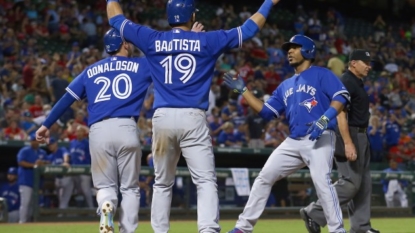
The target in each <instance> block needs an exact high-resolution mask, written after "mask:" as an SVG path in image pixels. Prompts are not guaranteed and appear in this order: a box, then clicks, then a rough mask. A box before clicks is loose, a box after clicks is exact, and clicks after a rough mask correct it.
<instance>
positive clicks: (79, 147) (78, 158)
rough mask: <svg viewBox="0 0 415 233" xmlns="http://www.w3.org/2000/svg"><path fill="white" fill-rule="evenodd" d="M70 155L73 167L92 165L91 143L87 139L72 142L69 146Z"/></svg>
mask: <svg viewBox="0 0 415 233" xmlns="http://www.w3.org/2000/svg"><path fill="white" fill-rule="evenodd" d="M69 153H70V158H71V164H72V165H90V164H91V154H90V153H89V142H88V140H87V139H82V140H77V139H75V140H72V141H71V143H70V144H69Z"/></svg>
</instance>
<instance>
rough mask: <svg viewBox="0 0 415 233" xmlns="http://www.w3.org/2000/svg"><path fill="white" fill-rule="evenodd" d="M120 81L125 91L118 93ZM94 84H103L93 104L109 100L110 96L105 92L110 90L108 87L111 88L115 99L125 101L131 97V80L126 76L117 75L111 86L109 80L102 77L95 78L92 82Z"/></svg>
mask: <svg viewBox="0 0 415 233" xmlns="http://www.w3.org/2000/svg"><path fill="white" fill-rule="evenodd" d="M120 81H123V82H124V83H125V90H124V91H123V92H121V91H120V87H119V83H120ZM94 83H95V84H100V83H104V85H103V86H102V88H101V90H99V92H98V95H97V97H96V98H95V103H97V102H101V101H107V100H110V99H111V94H107V91H108V89H109V88H110V86H112V93H113V95H114V96H115V97H116V98H117V99H127V98H128V97H129V96H130V95H131V91H132V86H133V85H132V83H131V78H130V76H128V75H127V74H119V75H117V76H115V78H114V80H113V81H112V85H111V80H110V79H109V78H107V77H104V76H100V77H98V78H96V79H95V80H94Z"/></svg>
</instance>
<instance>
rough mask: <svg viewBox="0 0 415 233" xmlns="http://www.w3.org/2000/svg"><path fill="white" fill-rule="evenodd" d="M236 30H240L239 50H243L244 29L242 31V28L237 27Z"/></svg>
mask: <svg viewBox="0 0 415 233" xmlns="http://www.w3.org/2000/svg"><path fill="white" fill-rule="evenodd" d="M236 30H238V39H239V46H238V47H239V48H242V43H243V40H242V29H241V27H237V28H236Z"/></svg>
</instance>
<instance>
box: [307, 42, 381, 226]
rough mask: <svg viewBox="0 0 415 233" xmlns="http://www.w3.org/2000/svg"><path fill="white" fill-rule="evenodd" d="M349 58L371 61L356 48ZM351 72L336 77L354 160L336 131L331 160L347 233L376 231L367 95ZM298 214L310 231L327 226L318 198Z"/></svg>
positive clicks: (358, 79) (361, 81)
mask: <svg viewBox="0 0 415 233" xmlns="http://www.w3.org/2000/svg"><path fill="white" fill-rule="evenodd" d="M349 60H350V61H363V62H364V63H365V64H363V63H360V64H359V65H360V66H361V67H367V66H368V64H369V63H370V61H371V58H370V53H369V52H367V51H366V50H361V49H357V50H354V51H353V52H352V53H351V54H350V57H349ZM355 73H356V74H355ZM355 73H354V72H352V70H350V68H349V70H347V71H346V72H345V73H344V74H343V75H342V76H341V78H340V79H341V81H342V82H343V84H344V86H345V87H346V89H347V91H349V93H350V98H351V103H350V106H348V111H347V125H348V129H349V133H350V138H351V140H352V142H353V144H354V146H355V148H356V153H357V159H356V160H355V161H348V160H347V158H346V155H345V146H344V142H343V139H342V137H341V135H340V133H339V132H337V138H336V149H335V161H336V165H337V170H338V172H339V174H340V176H341V178H340V179H339V180H338V181H337V182H336V183H335V185H334V187H335V188H336V191H337V195H338V197H339V201H340V205H344V204H348V212H349V218H350V223H351V229H350V233H379V231H378V230H375V229H372V227H371V224H370V204H371V194H372V180H371V176H370V168H369V162H370V144H369V140H368V136H367V133H366V129H367V127H368V124H369V117H370V113H369V97H368V94H367V93H366V91H365V89H364V85H363V80H362V79H363V77H358V76H361V75H359V74H357V73H358V72H357V71H355ZM345 122H346V121H345ZM339 124H340V122H339ZM339 127H340V125H339ZM346 127H347V126H346ZM300 213H301V216H302V218H303V220H304V221H305V222H306V227H307V230H308V231H309V232H310V233H319V232H320V226H325V225H327V221H326V218H325V216H324V213H323V209H322V207H321V205H320V202H319V201H317V202H312V203H311V204H310V205H308V206H307V207H306V208H303V209H301V212H300Z"/></svg>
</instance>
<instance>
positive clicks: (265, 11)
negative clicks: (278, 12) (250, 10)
mask: <svg viewBox="0 0 415 233" xmlns="http://www.w3.org/2000/svg"><path fill="white" fill-rule="evenodd" d="M273 6H274V3H273V2H272V1H271V0H265V2H264V3H263V4H262V6H261V7H260V8H259V10H258V13H260V14H261V15H263V16H264V17H265V18H267V17H268V14H269V12H270V11H271V8H272V7H273Z"/></svg>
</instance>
